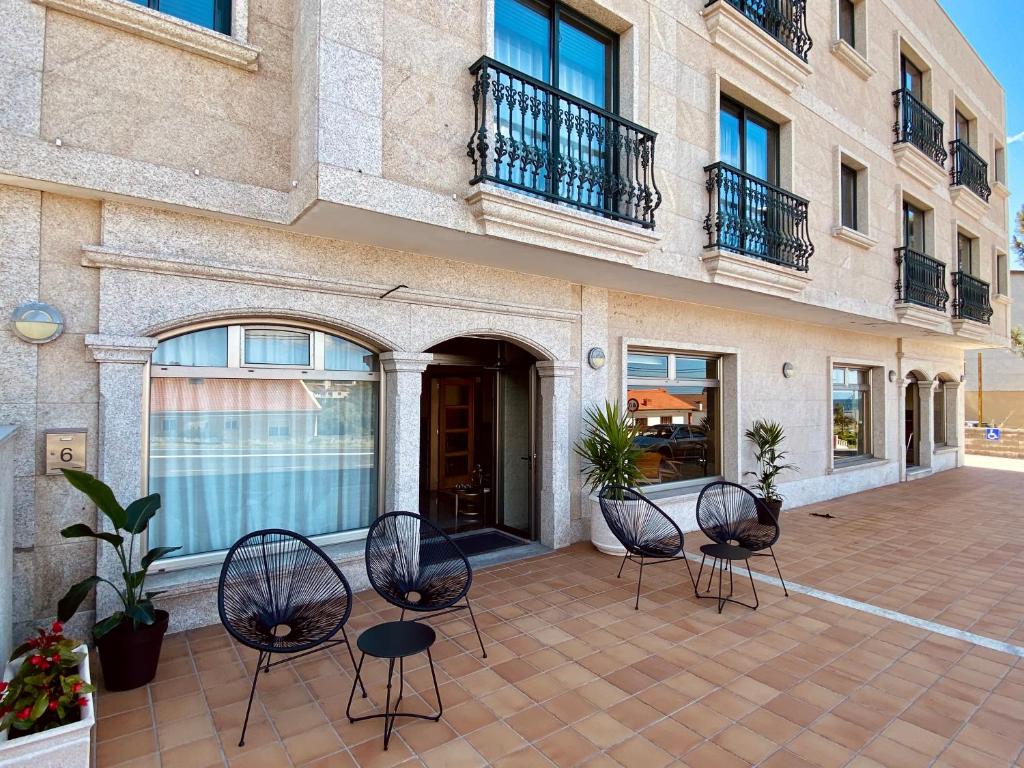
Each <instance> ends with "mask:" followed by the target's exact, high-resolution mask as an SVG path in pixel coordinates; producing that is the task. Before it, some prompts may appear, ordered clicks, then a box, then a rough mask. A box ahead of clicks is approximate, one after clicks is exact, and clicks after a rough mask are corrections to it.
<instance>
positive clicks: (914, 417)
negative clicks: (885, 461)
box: [903, 371, 925, 467]
mask: <svg viewBox="0 0 1024 768" xmlns="http://www.w3.org/2000/svg"><path fill="white" fill-rule="evenodd" d="M924 380H925V379H924V378H923V377H922V376H920V375H919V374H918V373H916V372H915V371H911V372H910V373H908V374H907V387H906V390H905V395H904V398H903V424H904V428H903V445H904V447H905V448H906V449H907V466H908V467H916V466H918V464H920V459H921V455H920V444H921V441H920V434H921V388H920V387H919V386H918V384H919V382H921V381H924Z"/></svg>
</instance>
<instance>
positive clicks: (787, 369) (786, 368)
mask: <svg viewBox="0 0 1024 768" xmlns="http://www.w3.org/2000/svg"><path fill="white" fill-rule="evenodd" d="M782 375H783V376H785V377H786V378H787V379H792V378H793V376H795V375H796V366H795V365H793V364H792V363H783V364H782Z"/></svg>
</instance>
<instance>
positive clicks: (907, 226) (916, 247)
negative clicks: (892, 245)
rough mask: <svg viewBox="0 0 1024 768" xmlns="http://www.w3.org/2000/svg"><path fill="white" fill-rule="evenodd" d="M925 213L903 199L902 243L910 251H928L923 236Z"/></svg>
mask: <svg viewBox="0 0 1024 768" xmlns="http://www.w3.org/2000/svg"><path fill="white" fill-rule="evenodd" d="M924 225H925V213H924V211H923V210H921V209H920V208H918V207H917V206H916V205H914V204H913V203H908V202H907V201H906V200H904V201H903V245H904V246H906V247H907V248H909V249H910V250H912V251H917V252H918V253H923V254H926V255H927V253H928V243H927V241H926V238H925V228H924Z"/></svg>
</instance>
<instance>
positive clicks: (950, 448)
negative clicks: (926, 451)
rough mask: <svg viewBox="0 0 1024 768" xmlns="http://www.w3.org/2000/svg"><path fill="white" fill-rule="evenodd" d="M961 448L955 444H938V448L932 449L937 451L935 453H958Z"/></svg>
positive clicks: (933, 451)
mask: <svg viewBox="0 0 1024 768" xmlns="http://www.w3.org/2000/svg"><path fill="white" fill-rule="evenodd" d="M959 450H960V449H959V448H958V447H957V446H955V445H940V446H937V447H936V448H934V449H933V450H932V453H935V454H942V453H956V452H957V451H959Z"/></svg>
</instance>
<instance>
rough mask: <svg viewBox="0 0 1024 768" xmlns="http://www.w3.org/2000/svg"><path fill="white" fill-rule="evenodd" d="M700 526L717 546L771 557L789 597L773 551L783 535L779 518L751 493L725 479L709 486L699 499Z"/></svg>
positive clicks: (698, 521) (706, 486)
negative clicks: (725, 545)
mask: <svg viewBox="0 0 1024 768" xmlns="http://www.w3.org/2000/svg"><path fill="white" fill-rule="evenodd" d="M697 525H699V526H700V529H701V530H702V531H704V534H705V535H706V536H707V537H708V538H709V539H711V540H712V541H713V542H715V543H716V544H735V545H736V546H739V547H743V549H746V550H749V551H750V553H751V554H752V555H754V556H757V557H771V559H772V560H773V561H774V562H775V571H776V572H777V573H778V574H779V581H780V582H782V591H783V592H784V593H785V594H786V597H789V590H788V589H786V580H785V579H783V578H782V570H781V569H780V568H779V561H778V560H777V559H776V558H775V550H774V549H772V547H773V545H774V544H775V542H777V541H778V540H779V534H780V532H781V531H780V528H779V521H778V518H777V517H776V516H775V515H774V514H773V513H772V511H771V510H770V509H769V508H768V507H767V505H765V504H762V503H761V502H760V501H758V499H757V497H756V496H755V495H754V494H753V493H751V492H750V490H748V489H747V488H744V487H743V486H742V485H737V484H736V483H730V482H727V481H725V480H719V481H717V482H714V483H709V484H708V485H705V486H704V488H702V489H701V492H700V495H699V496H698V497H697ZM764 550H768V551H767V552H765V551H764ZM712 573H714V569H712ZM698 578H699V577H698ZM710 583H711V582H710V581H709V582H708V584H709V585H710ZM709 589H710V586H709Z"/></svg>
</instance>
